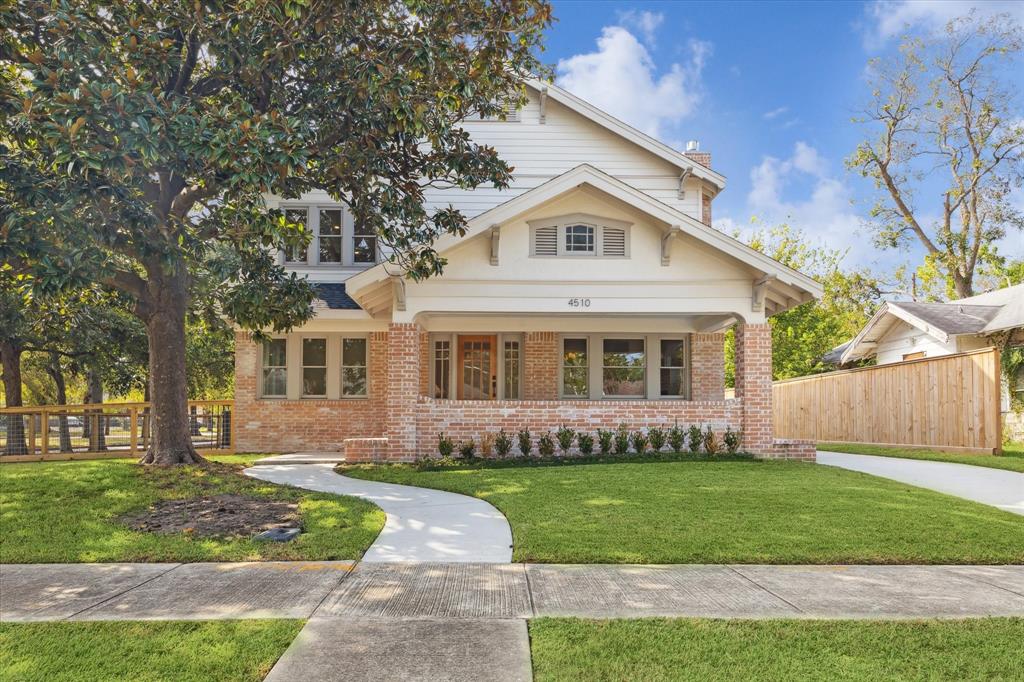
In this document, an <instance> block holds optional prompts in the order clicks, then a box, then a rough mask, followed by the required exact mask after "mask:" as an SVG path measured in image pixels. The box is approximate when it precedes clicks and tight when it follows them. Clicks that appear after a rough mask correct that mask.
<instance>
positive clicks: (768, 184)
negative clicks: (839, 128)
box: [716, 142, 877, 264]
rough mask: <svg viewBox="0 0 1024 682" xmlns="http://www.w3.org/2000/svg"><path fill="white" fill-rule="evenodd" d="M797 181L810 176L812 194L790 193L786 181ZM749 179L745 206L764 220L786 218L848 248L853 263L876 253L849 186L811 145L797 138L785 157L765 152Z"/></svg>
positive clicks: (727, 224)
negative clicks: (864, 231)
mask: <svg viewBox="0 0 1024 682" xmlns="http://www.w3.org/2000/svg"><path fill="white" fill-rule="evenodd" d="M798 181H801V182H808V181H809V184H810V194H809V195H807V196H805V197H802V198H796V199H793V198H787V196H786V195H787V191H786V190H787V187H788V186H789V185H792V184H794V183H795V182H798ZM750 183H751V189H750V193H749V194H748V195H747V210H748V211H749V212H750V214H751V215H756V216H757V217H758V218H760V219H761V222H762V223H767V224H776V223H781V222H787V223H789V224H790V225H791V226H793V227H795V228H799V229H801V230H804V231H805V232H806V233H807V234H808V235H810V236H812V237H814V238H815V239H816V240H817V241H819V242H820V243H822V244H825V245H827V246H829V247H830V248H835V249H841V250H845V251H848V256H847V258H848V260H849V261H851V262H854V263H862V264H863V263H867V262H871V261H872V260H874V259H875V258H876V257H877V254H876V252H875V250H874V249H873V247H872V245H871V240H870V239H864V238H863V235H860V234H859V232H860V226H861V221H860V218H859V216H858V215H857V214H856V213H855V212H854V210H853V207H852V206H851V203H850V199H851V194H850V191H849V189H848V188H847V187H846V185H845V184H844V183H843V182H842V181H841V180H839V179H837V178H834V177H832V176H831V175H830V173H829V164H828V162H827V160H826V159H825V158H824V157H822V156H821V154H820V153H819V152H818V150H817V149H815V148H814V147H812V146H811V145H809V144H807V143H805V142H797V143H796V145H794V147H793V154H792V156H790V157H789V158H786V159H778V158H776V157H773V156H765V157H763V158H762V160H761V163H760V164H758V165H757V166H754V167H753V168H752V169H751V170H750ZM716 226H718V227H720V228H724V229H734V228H736V227H738V225H737V223H735V222H734V221H732V220H731V219H728V218H726V219H724V220H723V221H717V222H716ZM740 231H741V233H744V234H746V233H747V232H748V231H749V230H748V229H744V228H742V227H741V228H740Z"/></svg>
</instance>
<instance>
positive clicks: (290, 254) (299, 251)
mask: <svg viewBox="0 0 1024 682" xmlns="http://www.w3.org/2000/svg"><path fill="white" fill-rule="evenodd" d="M284 219H285V220H286V221H288V222H289V223H295V224H297V225H302V229H303V231H306V230H307V229H309V211H308V209H305V208H288V209H285V212H284ZM284 260H285V262H286V263H305V262H306V247H304V246H301V245H299V244H296V245H294V246H291V247H288V248H286V249H285V251H284Z"/></svg>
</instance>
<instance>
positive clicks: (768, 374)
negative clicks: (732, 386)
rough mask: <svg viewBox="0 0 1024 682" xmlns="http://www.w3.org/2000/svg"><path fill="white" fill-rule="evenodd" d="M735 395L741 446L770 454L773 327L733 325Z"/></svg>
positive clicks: (757, 452)
mask: <svg viewBox="0 0 1024 682" xmlns="http://www.w3.org/2000/svg"><path fill="white" fill-rule="evenodd" d="M736 397H737V398H740V399H741V400H742V401H743V402H742V405H743V406H742V415H743V446H742V447H743V449H744V450H747V451H748V452H752V453H754V454H757V455H766V456H770V455H771V454H772V445H773V439H772V330H771V327H769V326H768V325H767V324H742V323H741V324H737V325H736Z"/></svg>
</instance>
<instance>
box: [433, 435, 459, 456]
mask: <svg viewBox="0 0 1024 682" xmlns="http://www.w3.org/2000/svg"><path fill="white" fill-rule="evenodd" d="M453 452H455V441H453V440H452V439H451V438H449V437H448V436H446V435H445V434H443V433H439V434H437V453H438V454H439V455H441V459H450V458H451V456H452V453H453Z"/></svg>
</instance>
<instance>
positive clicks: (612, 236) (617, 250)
mask: <svg viewBox="0 0 1024 682" xmlns="http://www.w3.org/2000/svg"><path fill="white" fill-rule="evenodd" d="M603 255H605V256H625V255H626V231H625V230H621V229H619V228H617V227H605V228H604V251H603Z"/></svg>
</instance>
